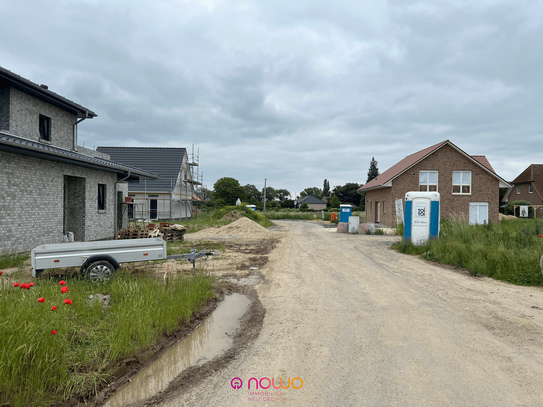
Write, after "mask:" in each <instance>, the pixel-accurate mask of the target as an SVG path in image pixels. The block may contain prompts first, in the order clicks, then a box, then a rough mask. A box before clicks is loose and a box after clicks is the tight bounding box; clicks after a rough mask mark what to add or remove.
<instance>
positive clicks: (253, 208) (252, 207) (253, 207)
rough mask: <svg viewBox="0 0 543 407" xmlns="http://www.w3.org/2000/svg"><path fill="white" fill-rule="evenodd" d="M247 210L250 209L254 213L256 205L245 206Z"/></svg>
mask: <svg viewBox="0 0 543 407" xmlns="http://www.w3.org/2000/svg"><path fill="white" fill-rule="evenodd" d="M245 206H246V207H247V208H251V209H252V210H253V211H256V205H245Z"/></svg>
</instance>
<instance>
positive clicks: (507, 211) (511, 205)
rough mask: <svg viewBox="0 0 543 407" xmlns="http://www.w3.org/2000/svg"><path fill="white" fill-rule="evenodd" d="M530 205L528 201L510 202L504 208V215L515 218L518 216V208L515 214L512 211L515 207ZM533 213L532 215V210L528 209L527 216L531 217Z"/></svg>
mask: <svg viewBox="0 0 543 407" xmlns="http://www.w3.org/2000/svg"><path fill="white" fill-rule="evenodd" d="M531 204H532V203H531V202H529V201H523V200H518V201H511V202H509V203H508V204H507V205H506V207H505V211H504V212H505V214H506V215H515V216H519V210H520V208H517V210H516V213H514V212H515V211H514V209H515V205H531ZM533 213H534V210H533V209H532V208H531V207H530V208H528V216H530V217H531V216H533Z"/></svg>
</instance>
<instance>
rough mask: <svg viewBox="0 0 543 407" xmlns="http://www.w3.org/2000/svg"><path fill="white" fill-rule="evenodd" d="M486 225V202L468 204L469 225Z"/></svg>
mask: <svg viewBox="0 0 543 407" xmlns="http://www.w3.org/2000/svg"><path fill="white" fill-rule="evenodd" d="M487 223H488V202H470V203H469V224H470V225H486V224H487Z"/></svg>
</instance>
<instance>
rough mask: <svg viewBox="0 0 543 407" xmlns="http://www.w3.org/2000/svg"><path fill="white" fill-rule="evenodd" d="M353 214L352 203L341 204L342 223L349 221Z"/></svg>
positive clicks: (340, 217) (340, 216)
mask: <svg viewBox="0 0 543 407" xmlns="http://www.w3.org/2000/svg"><path fill="white" fill-rule="evenodd" d="M352 214H353V207H352V205H339V221H340V222H341V223H349V216H352Z"/></svg>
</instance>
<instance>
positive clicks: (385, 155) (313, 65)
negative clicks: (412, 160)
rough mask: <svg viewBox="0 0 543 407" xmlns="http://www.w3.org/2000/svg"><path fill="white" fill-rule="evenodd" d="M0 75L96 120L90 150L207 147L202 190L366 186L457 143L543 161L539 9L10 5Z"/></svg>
mask: <svg viewBox="0 0 543 407" xmlns="http://www.w3.org/2000/svg"><path fill="white" fill-rule="evenodd" d="M0 15H1V16H2V23H1V24H0V65H1V66H3V67H4V68H7V69H9V70H11V71H13V72H15V73H17V74H19V75H21V76H23V77H25V78H28V79H30V80H31V81H33V82H36V83H44V84H47V85H48V86H49V89H50V90H52V91H54V92H57V93H59V94H61V95H62V96H65V97H67V98H69V99H71V100H73V101H75V102H77V103H79V104H81V105H83V106H85V107H87V108H89V109H91V110H93V111H94V112H95V113H97V114H98V117H96V118H94V119H93V120H87V121H85V122H83V123H82V124H81V125H80V128H79V138H80V144H82V143H83V142H84V143H85V146H86V147H91V148H92V147H93V146H161V147H168V146H172V147H174V146H175V147H187V148H188V149H190V148H191V146H192V144H194V145H195V147H196V148H199V150H200V169H201V171H203V173H204V183H205V184H207V186H208V187H209V188H212V186H213V184H214V183H215V181H216V180H217V179H219V178H221V177H234V178H236V179H237V180H239V182H240V184H241V185H245V184H254V185H255V186H257V187H258V188H262V187H263V184H264V178H267V179H268V186H272V187H274V188H286V189H288V190H289V191H290V192H292V193H299V192H300V191H301V190H303V189H304V188H306V187H311V186H317V187H319V188H322V185H323V180H324V179H325V178H326V179H328V180H329V181H330V185H331V186H332V187H334V186H335V185H343V184H345V183H347V182H356V183H359V184H363V183H365V182H366V177H367V172H368V167H369V163H370V160H371V158H372V156H375V159H376V160H377V161H378V163H379V169H380V171H381V172H383V171H385V170H386V169H387V168H389V167H390V166H392V165H393V164H395V163H396V162H397V161H399V160H401V159H402V158H403V157H405V156H406V155H409V154H411V153H414V152H416V151H418V150H421V149H423V148H426V147H428V146H430V145H433V144H436V143H438V142H440V141H443V140H447V139H449V140H451V141H452V142H453V143H454V144H456V145H457V146H458V147H460V148H461V149H463V150H464V151H466V152H467V153H468V154H472V155H474V154H484V155H486V156H487V158H488V159H489V161H490V163H491V164H492V165H493V167H494V169H495V170H496V172H497V173H498V174H499V175H500V176H502V177H503V178H505V179H506V180H512V179H513V178H515V177H516V176H517V175H518V174H519V173H520V172H521V171H522V170H523V169H525V168H526V167H527V166H528V165H530V164H532V163H543V157H542V153H543V113H542V112H541V110H542V99H543V18H542V17H541V16H543V2H542V1H528V0H526V1H524V0H514V1H498V0H495V1H488V0H477V1H462V0H434V1H410V0H389V1H380V0H353V1H350V0H334V1H319V0H307V1H306V0H295V1H293V0H288V1H287V0H274V1H247V2H246V1H233V0H198V1H197V0H185V1H180V0H171V1H170V0H152V1H140V0H129V1H128V0H114V1H111V0H110V1H94V0H77V1H67V0H57V1H55V2H51V1H37V0H25V1H20V0H3V1H1V2H0Z"/></svg>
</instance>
